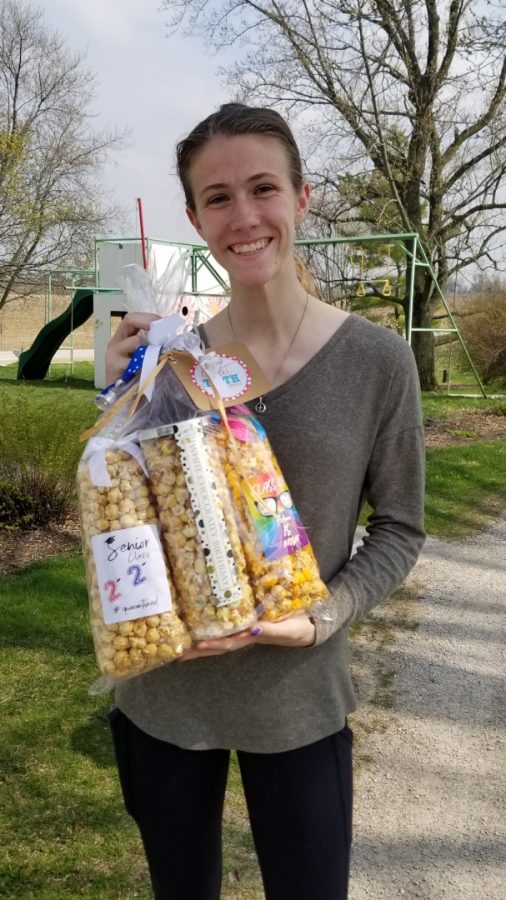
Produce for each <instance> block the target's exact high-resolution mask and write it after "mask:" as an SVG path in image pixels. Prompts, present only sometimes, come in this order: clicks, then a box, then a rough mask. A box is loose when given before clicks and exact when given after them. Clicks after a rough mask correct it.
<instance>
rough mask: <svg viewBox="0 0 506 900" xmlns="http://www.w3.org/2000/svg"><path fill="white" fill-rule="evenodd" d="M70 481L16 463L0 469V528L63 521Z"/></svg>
mask: <svg viewBox="0 0 506 900" xmlns="http://www.w3.org/2000/svg"><path fill="white" fill-rule="evenodd" d="M72 500H73V490H72V485H69V484H67V483H66V482H65V479H63V478H61V477H59V476H58V475H55V474H54V473H52V472H44V471H42V470H41V469H38V468H36V467H31V466H30V467H28V469H26V468H25V467H21V466H17V467H12V468H11V469H10V471H9V470H7V471H5V470H4V471H3V472H0V528H9V529H17V528H30V527H32V526H44V525H48V524H49V523H50V522H61V521H63V520H64V519H65V518H66V517H67V515H68V513H69V510H70V507H71V505H72Z"/></svg>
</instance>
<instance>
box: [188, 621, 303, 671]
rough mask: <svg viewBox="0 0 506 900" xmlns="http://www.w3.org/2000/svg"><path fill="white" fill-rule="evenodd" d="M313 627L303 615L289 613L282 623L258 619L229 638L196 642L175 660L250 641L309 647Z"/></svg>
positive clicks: (212, 653) (218, 651) (214, 652)
mask: <svg viewBox="0 0 506 900" xmlns="http://www.w3.org/2000/svg"><path fill="white" fill-rule="evenodd" d="M315 637H316V628H315V626H314V622H313V621H312V620H311V619H309V618H308V617H307V616H292V618H290V619H284V620H283V621H282V622H259V623H258V625H255V626H254V627H253V628H250V629H249V630H247V631H238V632H237V634H231V635H230V636H229V637H223V638H217V639H216V640H213V641H199V642H198V644H196V646H195V647H192V649H191V650H187V651H186V653H184V654H183V656H181V657H180V658H179V660H178V662H186V661H187V660H189V659H200V658H201V657H203V656H219V655H220V654H222V653H230V651H232V650H241V649H242V648H243V647H249V646H250V645H251V644H276V645H277V646H279V647H310V646H311V645H312V644H314V642H315Z"/></svg>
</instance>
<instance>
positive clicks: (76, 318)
mask: <svg viewBox="0 0 506 900" xmlns="http://www.w3.org/2000/svg"><path fill="white" fill-rule="evenodd" d="M92 312H93V291H90V289H89V288H78V289H77V291H76V292H75V294H74V296H73V297H72V301H71V303H70V304H69V306H67V309H66V310H64V312H62V314H61V315H60V316H58V317H57V318H56V319H52V320H51V322H48V323H47V325H44V327H43V328H41V330H40V331H39V333H38V335H37V337H36V338H35V340H34V342H33V344H32V346H31V347H30V348H29V349H28V350H25V351H24V352H23V353H22V354H21V356H20V357H19V365H18V375H17V377H18V378H26V379H28V380H33V381H36V380H38V379H41V378H44V376H45V375H47V370H48V369H49V366H50V364H51V360H52V358H53V356H54V354H55V353H56V351H57V350H58V347H59V346H60V344H61V343H62V342H63V341H64V340H65V338H66V337H67V336H68V335H69V334H70V332H71V331H72V329H73V328H79V326H80V325H83V324H84V322H86V320H87V319H89V317H90V316H91V314H92Z"/></svg>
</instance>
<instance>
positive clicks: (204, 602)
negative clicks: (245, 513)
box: [141, 419, 257, 640]
mask: <svg viewBox="0 0 506 900" xmlns="http://www.w3.org/2000/svg"><path fill="white" fill-rule="evenodd" d="M201 422H202V420H199V419H193V420H190V421H189V422H184V423H180V424H179V425H178V426H175V427H171V428H165V429H157V430H156V432H157V436H155V437H151V436H149V435H144V436H141V443H142V448H143V451H144V454H145V458H146V463H147V466H148V470H149V477H150V483H151V489H152V492H153V494H154V497H155V500H156V504H157V508H158V516H159V522H160V531H161V535H162V540H163V543H164V547H165V550H166V553H167V558H168V560H169V564H170V566H171V571H172V574H173V578H174V583H175V585H176V590H177V604H178V610H179V612H180V614H181V617H182V618H183V620H184V622H185V624H186V625H187V627H188V630H189V632H190V634H191V636H192V638H194V639H195V640H203V639H205V638H218V637H222V636H224V635H227V634H231V633H233V632H236V631H241V630H243V629H245V628H249V627H250V626H251V625H252V624H253V623H254V622H255V621H256V619H257V615H256V612H255V600H254V595H253V591H252V589H251V586H250V583H249V578H248V573H247V569H246V559H245V555H244V552H243V548H242V545H241V540H240V536H239V532H238V528H237V521H236V513H235V510H234V507H233V504H232V500H231V497H230V493H229V488H228V485H227V482H226V479H225V475H224V472H223V471H222V468H221V465H220V459H219V454H218V452H217V448H216V447H215V445H214V443H213V442H212V441H209V439H208V435H207V432H206V430H205V429H204V428H203V427H202V424H201ZM185 467H186V472H185ZM189 487H190V488H191V493H190V490H189Z"/></svg>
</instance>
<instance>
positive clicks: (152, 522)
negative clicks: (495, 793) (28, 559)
mask: <svg viewBox="0 0 506 900" xmlns="http://www.w3.org/2000/svg"><path fill="white" fill-rule="evenodd" d="M77 484H78V501H79V509H80V517H81V529H82V544H83V552H84V559H85V565H86V579H87V585H88V592H89V598H90V621H91V630H92V635H93V641H94V645H95V652H96V657H97V662H98V665H99V668H100V671H101V673H102V678H101V679H100V680H99V681H98V682H97V684H96V685H95V686H94V688H93V690H94V691H95V692H98V691H101V690H108V689H109V688H111V687H113V686H114V685H115V684H118V683H119V682H121V681H123V680H124V679H126V678H131V677H132V676H134V675H138V674H141V673H144V672H148V671H149V670H151V669H153V668H155V667H157V666H160V665H163V664H164V663H167V662H170V661H171V660H173V659H177V658H178V657H179V656H181V655H182V654H183V652H184V650H185V649H187V648H189V647H190V646H191V639H190V636H189V634H188V631H187V629H186V627H185V626H184V624H183V622H182V621H181V619H180V618H179V616H178V614H177V612H176V610H175V605H174V593H175V591H174V585H173V583H172V579H171V576H170V572H169V569H168V567H167V564H166V560H165V554H164V552H163V548H162V544H161V541H160V536H159V530H158V524H157V516H156V509H155V505H154V498H153V495H152V493H151V490H150V487H149V483H148V480H147V478H146V475H145V472H144V470H143V462H142V458H141V456H140V452H139V451H138V448H137V447H136V446H135V444H133V443H132V442H129V441H128V439H125V440H123V441H120V440H116V441H114V440H111V439H106V438H92V439H91V441H90V442H89V444H88V446H87V448H86V451H85V454H84V457H83V460H82V461H81V464H80V466H79V470H78V476H77Z"/></svg>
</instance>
